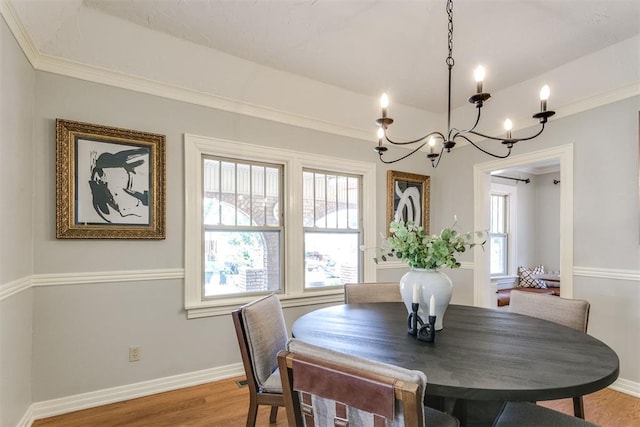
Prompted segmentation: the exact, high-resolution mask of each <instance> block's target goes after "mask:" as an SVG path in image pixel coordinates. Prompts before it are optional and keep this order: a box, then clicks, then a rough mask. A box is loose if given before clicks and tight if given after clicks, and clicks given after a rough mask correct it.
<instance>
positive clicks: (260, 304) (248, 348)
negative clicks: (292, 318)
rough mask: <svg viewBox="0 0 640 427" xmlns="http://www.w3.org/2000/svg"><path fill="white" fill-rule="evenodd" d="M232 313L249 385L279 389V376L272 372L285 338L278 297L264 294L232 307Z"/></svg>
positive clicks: (258, 388)
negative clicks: (235, 307)
mask: <svg viewBox="0 0 640 427" xmlns="http://www.w3.org/2000/svg"><path fill="white" fill-rule="evenodd" d="M232 317H233V323H234V326H235V329H236V335H237V338H238V344H239V346H240V354H241V355H242V363H243V365H244V370H245V373H246V375H247V381H248V383H249V384H248V385H249V387H250V388H251V387H254V388H255V389H257V391H262V390H266V391H272V392H282V385H281V382H280V381H279V377H278V376H274V375H272V374H274V372H275V371H276V370H277V369H278V352H279V351H280V350H284V349H285V348H286V345H287V339H288V333H287V326H286V324H285V321H284V315H283V312H282V306H281V305H280V300H279V299H278V297H277V296H276V295H275V294H270V295H267V296H266V297H263V298H260V299H258V300H256V301H253V302H251V303H249V304H247V305H244V306H242V307H240V308H239V309H237V310H235V311H234V312H233V313H232Z"/></svg>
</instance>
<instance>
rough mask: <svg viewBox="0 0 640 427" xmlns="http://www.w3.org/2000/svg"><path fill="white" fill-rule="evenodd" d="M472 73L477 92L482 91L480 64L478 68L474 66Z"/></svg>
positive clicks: (482, 78) (482, 74)
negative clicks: (474, 69)
mask: <svg viewBox="0 0 640 427" xmlns="http://www.w3.org/2000/svg"><path fill="white" fill-rule="evenodd" d="M474 75H475V78H476V91H477V92H478V93H482V82H483V81H484V67H483V66H482V65H478V68H476V71H475V73H474Z"/></svg>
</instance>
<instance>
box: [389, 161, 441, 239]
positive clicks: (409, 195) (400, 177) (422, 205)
mask: <svg viewBox="0 0 640 427" xmlns="http://www.w3.org/2000/svg"><path fill="white" fill-rule="evenodd" d="M430 180H431V178H430V177H429V176H427V175H418V174H415V173H407V172H398V171H392V170H389V171H387V235H389V224H390V223H391V222H392V221H396V220H402V221H413V222H414V223H416V224H417V225H421V226H422V227H423V228H424V230H425V231H426V233H427V234H428V233H429V206H430V205H429V198H430Z"/></svg>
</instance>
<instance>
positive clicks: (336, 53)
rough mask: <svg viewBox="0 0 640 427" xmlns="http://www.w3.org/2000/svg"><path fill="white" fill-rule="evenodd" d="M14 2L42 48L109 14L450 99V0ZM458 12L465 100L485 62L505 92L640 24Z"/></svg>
mask: <svg viewBox="0 0 640 427" xmlns="http://www.w3.org/2000/svg"><path fill="white" fill-rule="evenodd" d="M11 2H12V4H13V5H14V6H15V9H16V10H17V12H18V15H19V17H20V19H21V21H22V22H23V24H24V26H25V28H26V29H27V32H28V33H29V37H30V38H31V40H32V41H33V43H34V44H35V46H36V48H37V49H38V50H39V51H40V52H42V53H46V54H50V55H54V56H55V55H64V54H60V52H65V50H64V49H63V48H62V47H61V46H58V45H57V43H61V41H60V40H63V39H58V38H57V37H56V34H57V33H58V32H59V31H60V30H61V29H62V28H63V27H64V26H68V25H73V23H74V20H77V19H81V18H79V16H81V13H93V14H96V13H98V14H106V15H110V16H111V17H117V18H118V20H120V19H121V20H127V21H130V22H132V23H135V24H137V25H140V26H144V27H147V28H149V29H151V30H153V32H152V34H160V33H166V34H169V35H172V36H174V37H178V38H181V39H184V40H188V41H190V42H193V43H196V44H199V45H202V46H206V47H208V48H211V49H216V50H219V51H223V52H226V53H228V54H231V55H234V56H237V57H240V58H243V59H247V60H250V61H253V62H256V63H259V64H262V65H265V66H268V67H271V68H275V69H278V70H282V71H287V72H290V73H294V74H298V75H301V76H305V77H307V78H310V79H314V80H318V81H321V82H324V83H329V84H331V85H335V86H338V87H341V88H345V89H348V90H351V91H355V92H358V93H362V94H365V95H370V96H377V95H378V94H380V93H381V92H383V91H386V92H388V93H389V95H390V97H391V99H392V102H399V103H403V104H406V105H411V106H415V107H419V108H422V109H425V110H428V111H433V112H436V113H443V112H444V110H445V108H446V65H445V58H446V56H447V15H446V11H445V1H443V0H438V1H435V0H422V1H419V0H378V1H372V0H261V1H260V0H254V1H249V0H224V1H222V0H46V1H45V0H11ZM453 10H454V39H453V48H454V51H453V57H454V59H455V67H454V90H453V104H454V107H456V106H459V105H461V104H463V103H465V101H466V98H467V97H468V96H469V95H471V93H472V92H473V91H474V90H475V84H474V82H473V69H474V68H475V67H476V66H477V65H478V64H482V65H484V66H485V68H486V69H487V78H486V82H485V90H486V91H489V92H496V91H498V90H500V89H503V88H505V87H509V86H511V85H514V84H517V83H518V82H521V81H526V80H529V79H532V78H535V77H536V76H539V75H541V74H544V73H545V72H547V71H548V70H551V69H554V68H557V67H559V66H561V65H562V64H564V63H567V62H570V61H572V60H575V59H577V58H579V57H581V56H584V55H587V54H589V53H591V52H594V51H597V50H600V49H603V48H605V47H607V46H610V45H612V44H615V43H617V42H620V41H622V40H625V39H628V38H630V37H633V36H635V35H636V34H638V33H639V32H640V1H638V0H628V1H625V0H606V1H595V0H594V1H591V0H502V1H491V0H456V1H455V4H454V9H453ZM114 21H117V20H114V19H109V20H106V19H105V20H104V22H105V25H107V24H108V23H112V22H114ZM99 31H101V32H103V33H104V34H105V37H109V35H110V34H115V32H116V31H118V29H117V28H115V27H114V28H109V27H108V26H105V27H102V28H100V29H99ZM159 40H160V39H159ZM81 42H82V40H79V41H78V43H81ZM121 48H124V49H126V46H124V45H123V46H121ZM78 51H80V50H78ZM75 60H76V61H78V60H79V61H80V62H85V63H91V62H92V58H91V57H89V56H87V57H86V58H80V59H78V58H75Z"/></svg>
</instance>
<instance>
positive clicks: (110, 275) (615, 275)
mask: <svg viewBox="0 0 640 427" xmlns="http://www.w3.org/2000/svg"><path fill="white" fill-rule="evenodd" d="M460 264H461V266H460V269H462V270H473V269H474V263H473V262H470V261H463V262H461V263H460ZM406 268H407V265H406V264H404V263H402V262H382V263H380V264H377V265H376V264H374V269H378V270H394V269H406ZM572 271H573V276H574V277H593V278H598V279H612V280H624V281H631V282H639V284H640V270H622V269H615V268H596V267H573V270H572ZM183 278H184V269H182V268H171V269H156V270H132V271H114V272H109V271H102V272H97V273H92V272H88V273H57V274H34V275H33V276H25V277H22V278H20V279H17V280H13V281H11V282H8V283H6V284H4V285H2V286H0V301H2V300H3V299H5V298H8V297H10V296H12V295H15V294H17V293H20V292H22V291H24V290H27V289H31V288H32V287H41V286H68V285H91V284H95V283H120V282H135V281H140V282H142V281H146V280H171V279H183ZM338 294H339V295H340V298H338V299H341V298H342V290H340V291H339V292H334V293H333V294H331V293H327V294H318V295H316V300H314V301H311V300H307V299H305V300H304V302H303V301H297V300H296V299H295V298H284V297H283V298H282V304H283V307H294V306H300V305H311V304H323V303H325V302H337V301H338V299H336V298H334V297H335V295H338ZM196 317H200V316H196Z"/></svg>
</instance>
